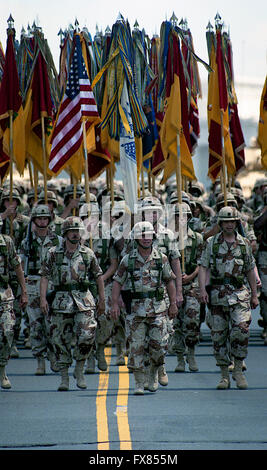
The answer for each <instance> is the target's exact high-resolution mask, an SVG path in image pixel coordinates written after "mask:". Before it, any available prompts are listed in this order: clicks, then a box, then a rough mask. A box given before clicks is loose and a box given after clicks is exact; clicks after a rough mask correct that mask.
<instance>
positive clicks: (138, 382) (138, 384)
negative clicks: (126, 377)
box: [134, 370, 145, 395]
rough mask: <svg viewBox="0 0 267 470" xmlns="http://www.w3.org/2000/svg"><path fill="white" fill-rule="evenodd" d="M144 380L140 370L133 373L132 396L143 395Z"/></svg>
mask: <svg viewBox="0 0 267 470" xmlns="http://www.w3.org/2000/svg"><path fill="white" fill-rule="evenodd" d="M144 378H145V374H144V372H143V371H142V370H135V371H134V380H135V389H134V395H144Z"/></svg>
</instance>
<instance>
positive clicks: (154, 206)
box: [141, 196, 162, 213]
mask: <svg viewBox="0 0 267 470" xmlns="http://www.w3.org/2000/svg"><path fill="white" fill-rule="evenodd" d="M141 210H142V212H144V211H146V210H153V211H155V212H156V211H157V212H160V213H162V204H161V202H160V200H159V199H158V198H157V197H155V196H147V197H145V198H144V199H143V201H142V206H141Z"/></svg>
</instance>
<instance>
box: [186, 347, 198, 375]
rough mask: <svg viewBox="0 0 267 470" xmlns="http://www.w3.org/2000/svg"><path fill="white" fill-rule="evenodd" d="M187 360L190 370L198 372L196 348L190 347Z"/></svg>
mask: <svg viewBox="0 0 267 470" xmlns="http://www.w3.org/2000/svg"><path fill="white" fill-rule="evenodd" d="M186 361H187V362H188V366H189V370H190V371H191V372H197V371H198V366H197V363H196V358H195V348H188V351H187V355H186Z"/></svg>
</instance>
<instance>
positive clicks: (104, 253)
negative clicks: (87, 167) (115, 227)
mask: <svg viewBox="0 0 267 470" xmlns="http://www.w3.org/2000/svg"><path fill="white" fill-rule="evenodd" d="M103 210H104V211H105V208H103ZM89 213H90V217H89V218H88V206H87V204H84V205H83V206H82V207H81V208H80V217H81V218H82V219H84V223H85V225H86V229H87V237H86V239H85V241H84V244H85V245H86V246H90V240H91V242H92V249H93V252H94V254H95V256H96V258H97V260H98V263H99V266H100V268H101V270H102V272H103V276H102V279H103V281H104V285H105V304H106V308H105V314H104V315H101V316H99V317H98V324H97V330H96V358H97V366H98V368H99V369H100V370H102V371H105V370H107V362H106V358H105V346H106V344H107V341H108V340H109V339H110V338H111V336H112V332H113V327H114V321H113V319H112V318H111V317H110V315H109V311H110V300H111V299H110V298H111V290H112V276H113V274H114V273H115V271H116V269H117V267H118V260H117V253H116V251H115V249H114V246H113V239H112V238H111V236H110V228H109V227H105V224H102V221H100V220H99V214H100V212H99V206H98V203H97V202H91V203H90V206H89ZM96 296H97V293H96ZM117 352H118V347H117ZM119 359H120V360H121V357H119V356H118V357H117V362H118V360H119ZM122 359H123V361H124V357H123V356H122ZM94 370H95V360H94V351H93V350H92V352H91V353H90V356H89V357H88V361H87V368H86V371H85V372H86V373H94Z"/></svg>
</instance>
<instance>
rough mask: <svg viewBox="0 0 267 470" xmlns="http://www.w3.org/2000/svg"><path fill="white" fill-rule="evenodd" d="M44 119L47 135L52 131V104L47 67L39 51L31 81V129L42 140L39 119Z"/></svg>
mask: <svg viewBox="0 0 267 470" xmlns="http://www.w3.org/2000/svg"><path fill="white" fill-rule="evenodd" d="M42 116H44V118H45V131H46V133H47V134H48V135H49V133H50V132H51V129H52V120H53V103H52V99H51V92H50V85H49V78H48V73H47V66H46V63H45V60H44V57H43V55H42V54H41V51H39V54H38V57H37V61H36V64H35V67H34V73H33V80H32V115H31V128H32V130H33V132H35V134H36V135H37V137H39V139H42V128H41V117H42Z"/></svg>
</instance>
